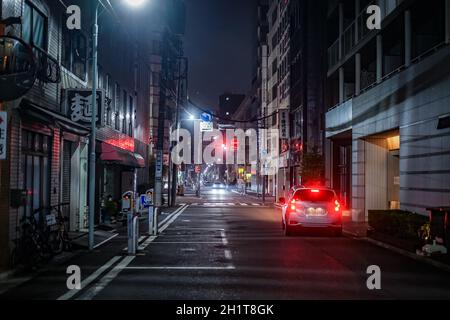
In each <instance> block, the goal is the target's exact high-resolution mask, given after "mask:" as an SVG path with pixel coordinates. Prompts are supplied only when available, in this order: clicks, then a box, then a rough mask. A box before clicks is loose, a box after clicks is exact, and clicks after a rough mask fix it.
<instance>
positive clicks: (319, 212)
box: [306, 208, 327, 217]
mask: <svg viewBox="0 0 450 320" xmlns="http://www.w3.org/2000/svg"><path fill="white" fill-rule="evenodd" d="M306 215H307V216H308V217H323V216H326V215H327V211H326V210H325V209H322V208H309V209H308V210H306Z"/></svg>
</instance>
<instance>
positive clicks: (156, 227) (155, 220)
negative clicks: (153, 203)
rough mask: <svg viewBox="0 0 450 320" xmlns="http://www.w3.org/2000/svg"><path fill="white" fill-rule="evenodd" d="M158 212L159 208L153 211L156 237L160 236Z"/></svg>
mask: <svg viewBox="0 0 450 320" xmlns="http://www.w3.org/2000/svg"><path fill="white" fill-rule="evenodd" d="M158 211H159V208H155V210H154V211H153V235H154V236H157V235H158Z"/></svg>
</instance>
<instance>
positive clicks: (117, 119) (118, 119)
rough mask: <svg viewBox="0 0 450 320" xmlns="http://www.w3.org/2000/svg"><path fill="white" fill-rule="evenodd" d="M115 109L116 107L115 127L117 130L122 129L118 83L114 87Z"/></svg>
mask: <svg viewBox="0 0 450 320" xmlns="http://www.w3.org/2000/svg"><path fill="white" fill-rule="evenodd" d="M114 97H115V99H114V100H115V101H114V109H115V121H114V127H115V129H116V130H120V85H119V84H118V83H116V85H115V89H114Z"/></svg>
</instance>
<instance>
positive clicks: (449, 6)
mask: <svg viewBox="0 0 450 320" xmlns="http://www.w3.org/2000/svg"><path fill="white" fill-rule="evenodd" d="M445 43H446V44H449V43H450V0H445Z"/></svg>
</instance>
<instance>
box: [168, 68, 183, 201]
mask: <svg viewBox="0 0 450 320" xmlns="http://www.w3.org/2000/svg"><path fill="white" fill-rule="evenodd" d="M181 79H182V77H181V61H180V60H178V79H177V90H176V94H177V96H176V98H175V99H176V114H175V126H174V127H175V130H177V132H178V130H179V127H180V96H181ZM178 140H179V136H178V134H177V141H176V143H178V142H179V141H178ZM172 160H173V159H172ZM177 188H178V166H177V165H176V164H175V163H173V164H172V188H169V189H170V190H171V192H169V193H171V196H170V202H169V205H170V206H171V207H173V206H175V205H176V202H177V198H176V197H177Z"/></svg>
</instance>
